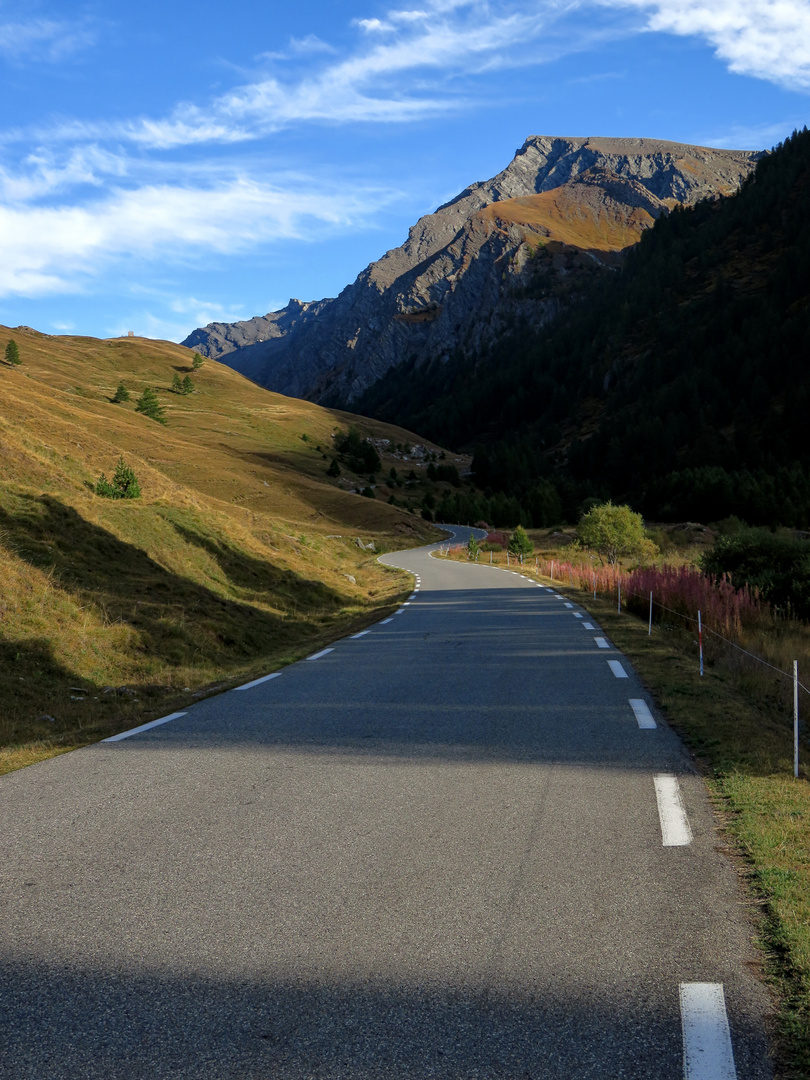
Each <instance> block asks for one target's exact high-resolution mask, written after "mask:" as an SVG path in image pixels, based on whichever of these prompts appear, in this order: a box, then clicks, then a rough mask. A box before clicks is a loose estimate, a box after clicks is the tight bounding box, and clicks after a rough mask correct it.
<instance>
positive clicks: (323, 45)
mask: <svg viewBox="0 0 810 1080" xmlns="http://www.w3.org/2000/svg"><path fill="white" fill-rule="evenodd" d="M290 49H291V50H292V51H293V52H294V53H296V54H297V55H302V56H306V55H307V54H309V53H334V52H335V51H336V50H335V47H334V46H333V45H330V44H329V43H328V42H326V41H322V40H321V38H319V37H318V36H317V35H316V34H307V36H306V37H303V38H290Z"/></svg>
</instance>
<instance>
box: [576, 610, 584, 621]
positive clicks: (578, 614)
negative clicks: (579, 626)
mask: <svg viewBox="0 0 810 1080" xmlns="http://www.w3.org/2000/svg"><path fill="white" fill-rule="evenodd" d="M582 617H583V615H582V612H581V611H575V612H574V618H575V619H581V618H582Z"/></svg>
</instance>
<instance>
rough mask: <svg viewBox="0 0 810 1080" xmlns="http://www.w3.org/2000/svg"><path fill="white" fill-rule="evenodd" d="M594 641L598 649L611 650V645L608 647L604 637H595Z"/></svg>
mask: <svg viewBox="0 0 810 1080" xmlns="http://www.w3.org/2000/svg"><path fill="white" fill-rule="evenodd" d="M593 640H594V641H595V642H596V647H597V648H598V649H609V648H610V645H608V643H607V641H606V640H605V638H603V637H595V638H594V639H593Z"/></svg>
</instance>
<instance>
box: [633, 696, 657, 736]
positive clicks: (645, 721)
mask: <svg viewBox="0 0 810 1080" xmlns="http://www.w3.org/2000/svg"><path fill="white" fill-rule="evenodd" d="M629 700H630V708H631V709H632V710H633V712H634V713H635V715H636V720H637V721H638V726H639V727H640V728H645V729H647V730H652V729H653V728H656V727H658V725H657V724H656V722H655V719H654V718H653V714H652V713H651V712H650V708H649V706H648V705H647V702H646V701H644V700H643V699H642V698H633V697H631V698H630V699H629Z"/></svg>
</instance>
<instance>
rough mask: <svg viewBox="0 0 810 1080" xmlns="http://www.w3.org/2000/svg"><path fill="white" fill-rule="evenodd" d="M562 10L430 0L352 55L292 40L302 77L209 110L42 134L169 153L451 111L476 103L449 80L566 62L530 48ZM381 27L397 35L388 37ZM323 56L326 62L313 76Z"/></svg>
mask: <svg viewBox="0 0 810 1080" xmlns="http://www.w3.org/2000/svg"><path fill="white" fill-rule="evenodd" d="M561 4H562V0H541V2H540V3H539V4H538V3H537V2H536V0H535V2H532V3H528V0H521V3H520V4H518V5H513V6H511V7H503V6H501V7H493V6H491V5H490V4H489V3H487V2H486V0H433V2H432V3H430V4H429V5H427V6H426V8H425V9H419V10H394V11H391V12H390V13H389V15H388V16H387V20H386V21H384V20H381V19H364V20H359V22H358V23H357V24H356V25H358V26H359V27H360V28H361V29H362V30H363V31H364V35H363V39H362V47H360V48H358V49H357V50H356V51H355V52H354V53H352V54H349V55H348V56H346V57H345V58H340V59H331V58H327V57H326V52H327V50H331V46H329V45H327V44H326V43H323V42H321V41H320V39H318V38H316V37H314V36H312V35H311V36H310V37H307V38H304V39H302V40H301V41H298V42H293V43H292V46H291V48H292V50H293V52H295V51H296V50H297V51H298V52H299V53H301V54H304V53H308V54H310V55H309V58H308V62H307V66H306V68H305V69H302V71H303V73H302V74H301V76H300V77H299V78H298V79H297V80H296V79H295V78H290V79H285V80H282V79H280V78H277V77H270V78H265V79H259V80H257V81H255V82H251V83H247V84H246V85H243V86H238V87H235V88H234V89H232V90H230V91H228V92H227V93H225V94H223V95H221V96H219V97H217V98H214V99H213V100H212V101H211V102H210V103H208V104H207V105H199V104H193V103H182V104H179V105H177V106H176V107H175V108H174V109H173V110H172V111H171V112H170V113H169V114H168V115H166V116H163V117H157V118H152V117H141V118H133V119H131V120H128V121H126V122H124V123H119V124H111V123H99V124H93V123H87V122H75V121H70V120H68V121H63V122H61V123H59V124H58V125H56V126H54V127H53V128H51V129H50V130H48V131H45V130H43V131H40V132H39V133H38V134H39V137H40V138H41V139H43V140H48V141H51V142H53V141H74V140H80V139H84V140H88V141H93V140H95V141H99V140H104V139H107V140H109V139H119V140H125V141H127V142H131V143H135V144H137V145H139V146H141V147H143V148H144V149H158V150H168V149H171V148H173V147H179V146H193V145H200V144H204V143H220V144H228V143H238V142H243V141H245V140H253V139H258V138H262V137H264V136H266V135H268V134H271V133H272V132H275V131H278V130H281V129H283V128H285V127H289V126H291V125H293V124H296V123H301V122H316V123H317V122H321V123H334V124H346V123H356V122H368V123H404V122H410V121H414V120H419V119H422V118H425V117H429V116H433V115H438V114H446V113H447V112H448V110H452V109H454V108H455V109H458V108H463V107H465V106H466V105H469V103H470V100H469V98H468V97H465V96H464V95H463V93H462V92H461V91H460V90H459V89H458V88H456V87H455V86H454V84H453V83H452V82H450V81H448V77H451V78H452V77H455V78H457V79H462V80H463V79H465V78H467V77H469V76H471V75H474V74H475V73H480V72H481V71H484V70H492V69H493V68H495V67H500V66H504V65H507V64H511V65H517V64H521V63H525V64H538V63H542V62H548V61H550V60H553V59H555V58H556V57H557V56H559V55H560V51H561V48H560V44H559V41H558V42H557V43H556V45H554V46H552V44H551V43H550V41H549V39H548V36H546V38H545V40H544V48H543V50H542V53H538V51H537V49H536V48H533V47H532V45H531V43H532V42H534V41H536V40H537V38H538V36H539V35H540V34H541V32H542V31H543V30H548V29H549V27H550V25H551V24H552V23H553V22H554V21H555V20H556V19H557V18H558V16H559V15H560V13H561V11H563V8H564V6H565V5H564V4H563V5H562V6H561ZM383 30H387V31H390V32H389V33H386V34H385V35H383V40H381V31H383ZM585 34H586V35H587V31H586V32H585ZM582 37H583V35H580V36H579V37H577V36H576V35H573V36H572V38H571V40H570V41H568V42H567V43H566V44H565V45H563V46H562V51H570V50H571V49H575V48H577V47H579V46H581V39H582ZM318 53H323V54H324V60H323V61H322V63H321V65H320V67H318V68H315V69H314V70H313V67H314V64H313V56H317V54H318ZM263 55H264V56H267V57H271V58H277V57H276V54H263ZM287 58H288V59H289V56H288V57H287ZM426 75H427V77H428V78H427V80H426V78H425V76H426ZM431 77H432V78H433V80H434V81H433V83H432V84H431V82H430V81H429V79H430V78H431ZM26 137H30V132H29V133H26V132H19V131H18V132H6V133H5V136H2V135H0V142H6V143H7V144H8V143H9V142H11V141H12V140H14V139H21V138H26Z"/></svg>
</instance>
